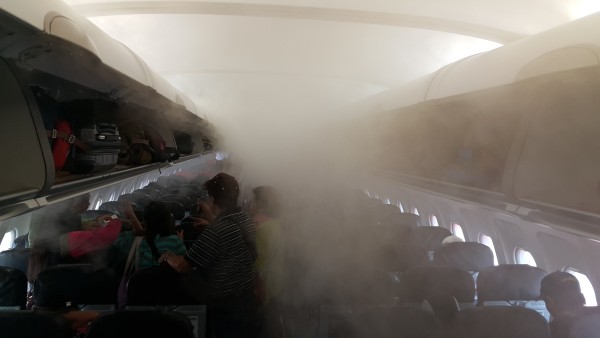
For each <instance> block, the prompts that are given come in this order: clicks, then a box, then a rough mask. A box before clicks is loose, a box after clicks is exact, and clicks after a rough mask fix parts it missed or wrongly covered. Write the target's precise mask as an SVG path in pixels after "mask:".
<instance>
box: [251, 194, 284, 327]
mask: <svg viewBox="0 0 600 338" xmlns="http://www.w3.org/2000/svg"><path fill="white" fill-rule="evenodd" d="M252 193H253V195H254V196H253V200H252V205H251V213H252V218H253V219H254V223H255V224H256V249H257V254H258V255H257V258H256V274H257V281H256V284H257V285H256V286H257V287H256V290H257V292H256V293H257V298H258V302H259V304H260V305H261V314H262V315H261V317H262V321H263V329H262V330H261V331H262V334H263V337H276V336H277V328H278V327H279V326H278V325H277V323H278V321H277V318H278V315H279V313H280V311H281V309H280V306H281V304H280V299H279V298H280V296H281V294H282V292H283V280H284V274H283V269H284V260H283V258H284V255H283V252H284V241H283V234H282V229H281V224H280V223H279V216H280V212H281V210H280V209H281V205H280V196H279V194H278V192H277V191H276V190H275V189H274V188H273V187H270V186H260V187H256V188H254V189H252Z"/></svg>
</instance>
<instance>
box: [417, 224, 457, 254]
mask: <svg viewBox="0 0 600 338" xmlns="http://www.w3.org/2000/svg"><path fill="white" fill-rule="evenodd" d="M448 236H452V233H451V232H450V230H448V229H446V228H443V227H431V226H420V227H417V228H415V229H414V230H413V239H414V241H415V242H416V243H419V244H421V245H422V246H423V247H424V248H425V250H427V251H433V252H435V251H437V250H438V249H439V248H441V247H442V241H443V240H444V238H446V237H448Z"/></svg>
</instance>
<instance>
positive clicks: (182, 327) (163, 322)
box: [85, 310, 194, 338]
mask: <svg viewBox="0 0 600 338" xmlns="http://www.w3.org/2000/svg"><path fill="white" fill-rule="evenodd" d="M85 337H86V338H106V337H111V338H131V337H144V338H165V337H177V338H193V337H194V334H193V326H192V324H191V323H190V320H189V319H188V317H187V316H185V315H184V314H181V313H178V312H172V311H158V310H147V311H146V310H139V311H138V310H125V311H116V312H107V313H105V314H103V315H101V316H100V317H98V318H96V319H95V320H94V321H92V323H91V324H90V326H89V328H88V331H87V333H86V335H85Z"/></svg>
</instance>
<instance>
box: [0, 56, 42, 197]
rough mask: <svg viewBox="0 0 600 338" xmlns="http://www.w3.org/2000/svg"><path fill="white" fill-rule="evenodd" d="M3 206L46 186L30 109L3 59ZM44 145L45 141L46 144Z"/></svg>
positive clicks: (0, 69) (0, 89) (0, 191)
mask: <svg viewBox="0 0 600 338" xmlns="http://www.w3.org/2000/svg"><path fill="white" fill-rule="evenodd" d="M0 102H2V104H1V105H0V117H1V118H2V121H1V122H0V139H1V140H2V152H1V153H2V160H1V162H0V182H2V183H1V184H0V205H1V203H2V202H5V201H9V200H10V201H19V200H25V199H28V198H32V197H34V196H35V195H36V194H37V192H38V191H40V190H42V188H43V187H44V184H45V183H46V174H47V172H46V171H47V169H46V163H45V162H44V157H43V155H42V145H41V143H40V139H39V137H38V133H37V131H36V128H35V125H34V121H33V118H32V115H31V113H30V111H29V105H28V104H27V101H26V99H25V97H24V94H23V91H22V90H21V87H20V86H19V84H18V82H17V80H16V79H15V77H14V75H13V73H12V72H11V70H10V69H9V67H8V65H7V64H6V63H5V61H4V60H2V59H0ZM44 141H45V140H44Z"/></svg>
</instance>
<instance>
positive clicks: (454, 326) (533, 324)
mask: <svg viewBox="0 0 600 338" xmlns="http://www.w3.org/2000/svg"><path fill="white" fill-rule="evenodd" d="M447 337H448V338H481V337H485V338H507V337H510V338H549V337H550V328H549V327H548V323H547V322H546V320H545V319H544V317H542V316H541V315H540V314H539V313H537V312H536V311H533V310H531V309H526V308H522V307H476V308H469V309H464V310H461V311H459V312H458V313H457V315H456V316H455V318H454V320H453V322H452V323H451V325H450V326H449V328H448V330H447Z"/></svg>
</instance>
